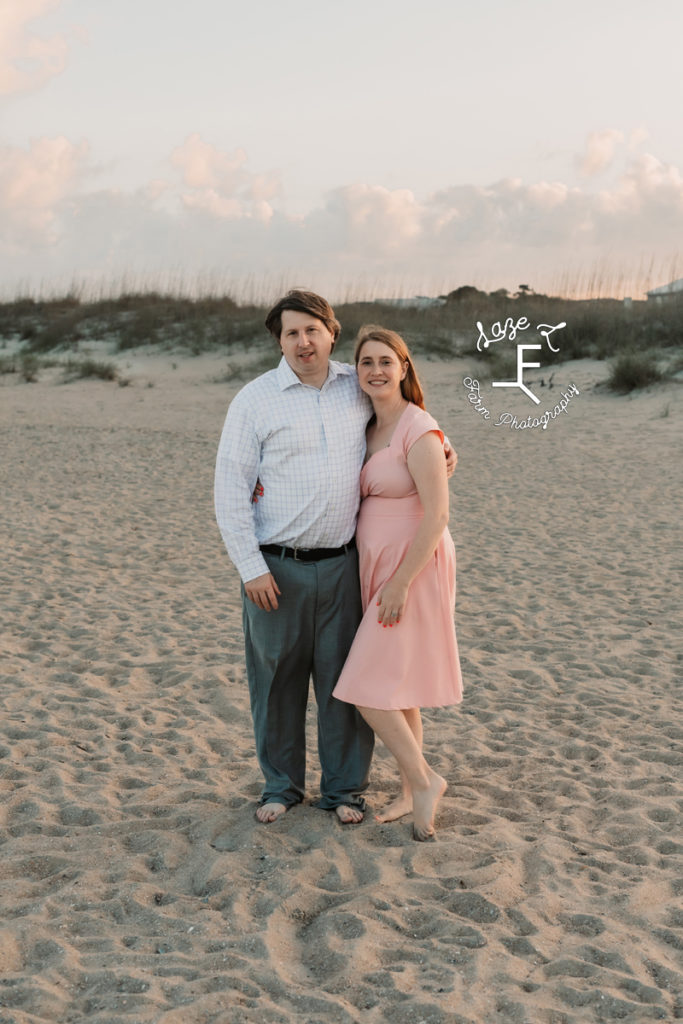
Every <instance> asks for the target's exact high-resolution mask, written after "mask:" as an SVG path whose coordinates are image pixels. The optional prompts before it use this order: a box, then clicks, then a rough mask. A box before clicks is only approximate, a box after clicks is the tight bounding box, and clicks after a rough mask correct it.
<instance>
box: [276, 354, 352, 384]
mask: <svg viewBox="0 0 683 1024" xmlns="http://www.w3.org/2000/svg"><path fill="white" fill-rule="evenodd" d="M352 373H355V369H354V367H353V366H350V365H349V364H348V363H338V362H337V361H336V359H330V361H329V363H328V369H327V378H326V380H325V383H324V384H323V387H325V384H329V382H330V381H331V380H334V379H335V378H336V377H347V376H349V375H350V374H352ZM277 383H278V387H279V388H280V391H286V390H287V388H291V387H293V386H294V385H295V384H302V381H300V380H299V378H298V377H297V375H296V374H295V373H294V370H293V369H292V367H291V366H290V365H289V363H288V362H287V360H286V359H285V357H284V356H283V357H282V359H281V360H280V362H279V365H278V367H277Z"/></svg>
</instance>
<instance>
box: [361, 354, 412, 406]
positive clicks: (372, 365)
mask: <svg viewBox="0 0 683 1024" xmlns="http://www.w3.org/2000/svg"><path fill="white" fill-rule="evenodd" d="M357 369H358V383H359V384H360V387H361V390H362V391H364V392H365V394H366V395H369V396H370V398H386V397H390V396H395V395H396V393H397V392H400V390H401V381H402V380H403V379H404V377H405V375H406V373H407V372H408V363H407V362H405V363H402V362H401V361H400V360H399V358H398V356H397V355H396V353H395V352H394V350H393V349H392V348H390V347H389V346H388V345H385V344H384V342H382V341H366V342H365V344H364V345H363V347H362V348H361V350H360V352H359V354H358V367H357Z"/></svg>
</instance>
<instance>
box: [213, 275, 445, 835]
mask: <svg viewBox="0 0 683 1024" xmlns="http://www.w3.org/2000/svg"><path fill="white" fill-rule="evenodd" d="M266 327H267V328H268V330H269V331H270V332H271V334H272V335H273V336H274V337H275V338H276V340H277V341H278V343H279V345H280V349H281V352H282V359H281V361H280V363H279V365H278V367H277V368H276V369H274V370H270V371H268V372H267V373H264V374H262V375H261V376H260V377H257V378H256V379H255V380H253V381H251V382H250V383H249V384H247V385H246V386H245V387H244V388H242V390H241V391H240V392H239V393H238V394H237V395H236V397H235V398H234V400H233V401H232V403H231V405H230V408H229V409H228V414H227V417H226V420H225V425H224V427H223V433H222V436H221V440H220V444H219V448H218V457H217V460H216V479H215V502H216V518H217V520H218V525H219V528H220V531H221V535H222V537H223V540H224V542H225V545H226V547H227V549H228V553H229V555H230V557H231V559H232V561H233V562H234V563H235V566H236V568H237V570H238V572H239V574H240V576H241V579H242V596H243V627H244V642H245V656H246V666H247V677H248V681H249V695H250V700H251V712H252V718H253V722H254V734H255V738H256V751H257V755H258V759H259V764H260V766H261V771H262V772H263V776H264V779H265V786H264V789H263V793H262V795H261V800H260V803H259V807H258V808H257V811H256V816H257V818H258V820H259V821H261V822H264V823H267V822H272V821H275V820H276V819H277V818H279V817H281V816H282V815H283V814H284V813H285V812H286V811H287V810H288V809H289V807H291V806H293V805H294V804H296V803H299V802H300V801H301V800H302V799H303V797H304V786H305V767H306V743H305V716H306V706H307V702H308V689H309V679H310V678H311V677H312V679H313V686H314V690H315V696H316V701H317V705H318V753H319V757H320V765H321V768H322V774H321V781H320V790H321V797H320V800H319V801H318V804H317V805H318V807H321V808H323V809H327V810H332V809H334V810H335V812H336V814H337V816H338V817H339V820H340V821H341V822H342V823H344V824H356V823H358V822H359V821H361V820H362V818H363V810H364V807H365V801H364V799H363V797H362V793H363V791H364V790H365V789H366V788H367V784H368V773H369V768H370V760H371V757H372V751H373V743H374V736H373V734H372V731H371V730H370V728H369V727H368V726H367V724H366V723H365V721H364V720H363V719H362V718H361V716H360V715H359V714H358V712H357V711H356V709H355V708H354V707H353V706H352V705H349V704H345V703H344V702H343V701H338V700H336V699H335V698H334V697H332V690H333V689H334V687H335V685H336V682H337V677H338V675H339V673H340V672H341V669H342V666H343V664H344V661H345V660H346V656H347V654H348V651H349V648H350V646H351V643H352V641H353V638H354V635H355V632H356V629H357V627H358V624H359V622H360V619H361V603H360V592H359V583H358V560H357V553H356V549H355V543H354V532H355V526H356V516H357V513H358V505H359V477H360V471H361V468H362V465H363V458H364V454H365V427H366V424H367V421H368V419H369V417H370V415H371V412H372V409H371V406H370V403H369V400H368V399H367V397H366V396H365V395H363V393H362V392H361V390H360V388H359V387H358V381H357V377H356V372H355V369H354V367H352V366H349V365H347V364H344V363H339V362H336V361H334V360H330V355H331V353H332V350H333V349H334V345H335V342H336V341H337V338H338V337H339V333H340V330H341V327H340V324H339V322H338V321H337V319H336V318H335V316H334V311H333V309H332V307H331V306H330V305H329V303H328V302H327V301H326V300H325V299H323V298H321V296H319V295H316V294H314V293H313V292H305V291H292V292H289V293H288V294H287V295H286V296H284V298H282V299H280V300H279V302H277V303H276V304H275V306H274V307H273V308H272V309H271V311H270V313H269V314H268V316H267V318H266ZM454 466H455V456H454V455H453V456H452V457H451V458H450V460H449V467H450V470H451V472H452V468H454ZM257 480H259V481H260V482H261V484H262V485H263V492H264V493H263V497H262V498H261V499H260V501H259V502H258V503H257V504H255V503H254V502H252V494H253V492H254V488H255V486H256V482H257Z"/></svg>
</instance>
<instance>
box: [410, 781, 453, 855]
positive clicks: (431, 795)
mask: <svg viewBox="0 0 683 1024" xmlns="http://www.w3.org/2000/svg"><path fill="white" fill-rule="evenodd" d="M446 786H447V782H446V780H445V779H442V778H441V776H440V775H437V774H436V772H432V774H431V777H430V780H429V788H428V789H421V790H413V838H414V839H417V840H418V842H420V843H424V842H425V841H426V840H427V839H431V838H432V836H433V835H434V816H435V815H436V808H437V807H438V805H439V800H440V799H441V797H442V796H443V795H444V793H445V792H446Z"/></svg>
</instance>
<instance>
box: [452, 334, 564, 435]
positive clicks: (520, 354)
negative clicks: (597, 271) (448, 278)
mask: <svg viewBox="0 0 683 1024" xmlns="http://www.w3.org/2000/svg"><path fill="white" fill-rule="evenodd" d="M566 326H567V325H566V323H564V321H563V322H562V323H559V324H554V325H553V324H537V325H536V328H535V330H536V333H537V338H538V339H543V340H537V341H535V342H532V341H529V342H527V341H526V340H524V341H521V340H517V339H518V337H519V335H520V332H522V331H527V330H529V328H530V327H531V323H530V322H529V320H528V318H527V317H525V316H521V317H519V318H518V319H517V320H515V319H513V317H508V318H507V319H506V320H505V321H496V322H495V323H494V324H493V325H492V326H491V328H490V329H489V330H488V333H487V331H486V330H485V329H484V326H483V324H482V323H481V321H479V320H477V330H478V332H479V335H478V337H477V351H478V352H485V351H487V350H488V349H489V348H490V346H491V345H495V344H496V343H497V342H505V341H507V342H511V343H513V344H515V343H516V346H515V347H516V352H517V355H516V364H515V369H516V376H515V378H514V379H512V380H494V381H491V382H490V386H491V388H508V389H515V390H514V391H512V390H511V392H510V394H511V395H513V394H514V396H515V398H519V399H520V408H519V410H516V411H514V412H511V411H509V410H506V411H504V412H494V411H493V410H492V408H491V409H489V408H488V407H487V405H486V401H485V399H484V398H483V397H482V387H481V384H480V383H479V381H478V380H476V378H474V377H465V378H464V379H463V385H464V387H465V388H466V390H467V398H468V400H469V402H470V404H471V405H472V408H473V409H474V411H475V412H477V413H479V415H480V416H481V417H482V419H485V420H489V421H490V422H491V423H492V424H493V426H495V427H509V428H510V429H511V430H534V429H535V428H537V427H540V428H541V429H542V430H546V429H547V427H548V424H549V423H552V421H553V420H554V419H556V418H557V417H558V416H561V415H562V414H563V413H565V412H566V411H567V409H568V408H569V403H570V402H571V401H572V399H573V398H574V397H575V396H576V395H578V394H580V392H579V389H578V387H577V386H576V384H569V385H567V386H566V387H565V388H564V389H563V390H561V391H560V392H559V393H558V394H557V395H556V396H555V395H554V396H553V398H554V402H553V404H552V406H551V405H550V402H548V403H547V406H546V408H545V409H543V410H541V409H538V408H536V409H535V410H534V411H532V412H529V411H528V404H527V403H528V402H532V403H533V404H534V406H537V407H538V406H540V405H542V404H543V403H542V401H541V399H540V398H539V397H538V395H537V394H536V392H535V391H534V390H533V389H534V387H536V388H537V389H538V387H539V386H540V387H545V386H546V382H545V379H544V378H543V377H541V378H540V379H539V380H536V379H535V378H534V379H532V378H531V377H530V376H529V374H528V372H527V371H529V370H540V369H541V367H542V363H541V362H540V359H541V356H540V355H539V356H535V357H534V356H529V355H528V353H533V352H539V353H540V352H542V351H543V349H544V345H547V347H548V350H549V351H550V352H554V353H557V352H559V351H560V348H559V338H560V335H558V334H557V332H558V331H561V330H563V328H565V327H566ZM551 339H552V340H551ZM556 346H557V347H556ZM536 360H539V361H536ZM554 376H555V374H554V373H551V374H550V377H549V378H548V384H547V387H548V391H549V392H550V391H552V390H553V378H554ZM521 399H523V400H524V401H523V402H521ZM489 404H490V405H491V406H493V405H494V404H495V398H494V396H493V395H492V396H491V400H490V401H489ZM523 406H526V408H522V407H523ZM494 417H496V418H495V419H494Z"/></svg>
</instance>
